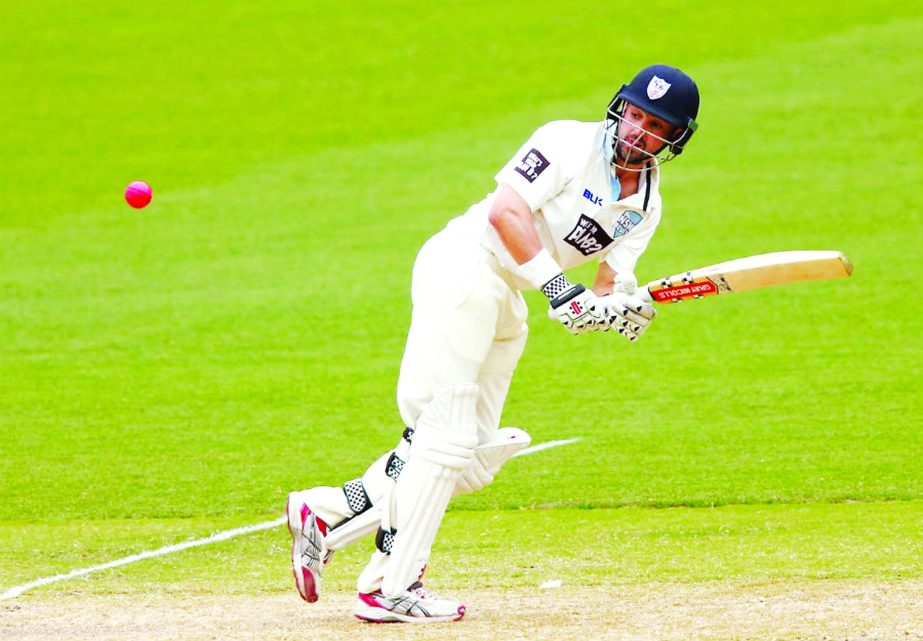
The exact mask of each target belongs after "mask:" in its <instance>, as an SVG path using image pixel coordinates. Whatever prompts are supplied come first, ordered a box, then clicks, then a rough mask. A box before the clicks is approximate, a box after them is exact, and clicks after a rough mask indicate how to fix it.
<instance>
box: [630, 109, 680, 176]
mask: <svg viewBox="0 0 923 641" xmlns="http://www.w3.org/2000/svg"><path fill="white" fill-rule="evenodd" d="M675 130H676V127H674V126H673V125H671V124H670V123H668V122H667V121H666V120H663V119H662V118H658V117H657V116H654V115H651V114H649V113H648V112H646V111H644V110H643V109H641V108H640V107H636V106H635V105H633V104H631V103H628V104H626V105H625V110H624V111H623V112H622V119H621V122H619V129H618V143H617V144H616V147H615V151H616V154H617V155H618V157H619V159H621V160H622V161H623V162H625V163H626V164H629V165H636V164H641V163H643V162H645V161H647V160H649V159H650V157H651V156H654V155H656V154H657V152H659V151H660V150H661V149H663V148H664V147H665V146H666V144H667V141H669V140H671V139H672V137H673V134H674V132H675Z"/></svg>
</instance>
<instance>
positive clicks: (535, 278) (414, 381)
mask: <svg viewBox="0 0 923 641" xmlns="http://www.w3.org/2000/svg"><path fill="white" fill-rule="evenodd" d="M698 109H699V92H698V88H697V87H696V85H695V83H694V82H693V81H692V79H691V78H690V77H689V76H687V75H686V74H685V73H683V72H682V71H680V70H679V69H676V68H675V67H670V66H667V65H653V66H650V67H647V68H645V69H643V70H642V71H641V72H639V73H638V74H637V75H636V76H635V77H634V79H633V80H632V81H631V82H630V83H628V84H626V85H623V86H622V87H621V89H619V91H618V92H617V93H616V95H615V97H614V98H613V99H612V101H611V102H610V103H609V106H608V109H607V111H606V117H605V118H604V119H603V120H602V121H601V122H577V121H569V120H561V121H553V122H550V123H548V124H546V125H543V126H542V127H540V128H539V129H538V130H536V131H535V133H534V134H532V137H531V138H529V140H528V141H526V143H525V144H524V145H523V146H522V147H521V148H520V149H519V151H517V152H516V154H515V155H514V156H513V158H512V159H511V160H510V161H509V162H508V163H507V164H506V166H504V167H503V168H502V169H501V170H500V172H499V173H498V174H497V175H496V181H497V188H496V189H495V190H494V191H493V193H491V194H489V195H488V196H487V197H486V198H484V200H482V201H480V202H478V203H476V204H474V205H472V206H471V208H470V209H468V211H467V212H465V213H464V214H463V215H461V216H459V217H458V218H455V219H453V220H452V221H450V222H449V223H448V225H447V226H446V227H445V229H443V230H442V231H440V232H439V233H437V234H436V235H435V236H433V237H432V238H430V239H429V240H428V241H427V242H426V243H425V244H424V245H423V248H422V249H421V250H420V252H419V254H418V256H417V259H416V262H415V264H414V268H413V281H412V285H411V297H412V300H413V315H412V318H411V324H410V331H409V335H408V337H407V346H406V348H405V351H404V356H403V360H402V362H401V370H400V378H399V380H398V385H397V402H398V408H399V410H400V414H401V418H402V420H403V421H404V425H405V426H406V428H405V429H404V431H403V435H402V437H401V439H400V441H399V442H398V444H397V446H396V447H395V448H394V449H393V450H392V451H390V452H387V453H385V454H384V455H382V456H381V457H380V458H379V459H378V460H376V461H375V462H374V463H372V465H371V466H370V467H369V468H368V470H367V471H366V472H365V474H363V475H362V476H361V477H360V478H357V479H353V480H350V481H347V482H346V483H344V484H343V485H342V486H340V487H314V488H311V489H308V490H303V491H297V492H292V493H290V494H289V495H288V503H287V508H286V509H287V512H288V524H289V529H290V531H291V534H292V538H293V543H292V569H293V571H294V574H295V585H296V587H297V589H298V592H299V594H300V595H301V597H302V598H303V599H304V600H306V601H308V602H314V601H316V600H317V598H318V594H319V592H320V575H321V570H322V569H323V567H324V565H325V564H326V563H328V562H329V561H330V558H331V556H332V554H333V552H335V551H336V550H338V549H340V548H342V547H344V546H346V545H348V544H350V543H352V542H354V541H357V540H358V539H360V538H362V537H364V536H366V535H368V534H371V533H373V532H374V533H375V548H376V549H375V551H374V552H373V554H372V556H371V559H370V560H369V563H368V565H367V566H366V567H365V569H364V570H363V571H362V573H361V575H360V576H359V580H358V591H359V595H358V598H357V600H356V608H355V615H356V617H358V618H359V619H362V620H365V621H376V622H378V621H403V622H422V621H454V620H458V619H460V618H461V617H462V616H464V614H465V606H464V605H462V604H461V603H459V602H457V601H453V600H449V599H442V598H437V597H436V596H434V595H433V594H431V593H430V592H428V591H427V590H425V589H424V588H423V584H422V577H423V571H424V569H425V567H426V564H427V562H428V560H429V556H430V549H431V546H432V544H433V541H434V539H435V537H436V532H437V530H438V529H439V525H440V524H441V522H442V518H443V515H444V514H445V511H446V507H447V506H448V504H449V500H450V499H451V498H452V496H453V495H455V494H460V493H465V492H473V491H475V490H479V489H481V488H483V487H485V486H486V485H488V484H489V483H491V482H492V481H493V478H494V475H495V474H496V473H497V471H498V470H499V469H500V467H501V466H502V465H503V463H504V462H505V461H507V460H508V459H509V458H510V457H511V456H512V455H513V454H514V453H515V452H516V451H518V450H520V449H522V448H523V447H526V446H527V445H528V444H529V436H528V434H526V433H525V432H523V431H522V430H518V429H515V428H500V427H499V425H500V415H501V411H502V409H503V404H504V402H505V400H506V395H507V392H508V390H509V386H510V379H511V377H512V375H513V371H514V370H515V369H516V364H517V362H518V361H519V357H520V356H521V355H522V352H523V348H524V347H525V343H526V335H527V333H528V328H527V326H526V319H527V315H528V310H527V308H526V303H525V300H524V299H523V295H522V291H524V290H530V289H540V290H541V291H542V293H544V294H545V296H546V297H547V298H548V302H549V305H550V312H549V313H550V315H551V316H553V318H555V319H557V320H558V321H560V323H561V325H563V326H564V328H565V329H566V330H568V331H569V332H571V333H573V334H582V333H587V332H595V331H602V332H609V331H613V332H617V333H618V334H620V335H622V336H623V337H625V338H626V339H628V340H629V341H634V340H636V339H637V338H639V337H640V336H641V335H642V334H643V333H644V332H645V330H646V329H647V328H648V327H649V326H650V324H651V322H652V321H653V320H654V317H655V312H654V310H653V308H652V307H651V305H650V303H648V302H646V301H644V300H642V299H641V297H639V296H638V295H636V289H637V281H636V279H635V276H634V268H635V264H636V263H637V261H638V258H639V257H640V256H641V254H642V253H643V252H644V250H645V249H646V248H647V244H648V242H649V241H650V239H651V236H652V235H653V234H654V230H655V229H657V224H658V223H659V222H660V216H661V198H660V191H659V184H660V164H661V163H663V162H665V161H667V160H670V159H672V158H674V157H676V156H678V155H679V154H680V153H682V151H683V149H684V148H685V146H686V144H687V143H688V142H689V140H690V138H691V137H692V134H693V133H694V132H695V130H696V128H697V124H696V121H695V118H696V117H697V115H698ZM590 260H595V261H598V263H599V268H598V271H597V273H596V277H595V282H594V283H593V286H592V288H590V289H587V288H586V287H584V286H583V285H580V284H576V283H571V282H570V281H569V280H568V279H567V277H566V276H565V275H564V273H563V272H564V270H566V269H569V268H571V267H575V266H577V265H580V264H583V263H586V262H588V261H590Z"/></svg>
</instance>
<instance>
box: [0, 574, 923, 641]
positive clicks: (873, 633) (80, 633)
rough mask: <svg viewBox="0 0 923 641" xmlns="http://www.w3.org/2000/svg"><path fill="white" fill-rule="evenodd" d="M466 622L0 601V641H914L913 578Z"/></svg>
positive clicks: (568, 606)
mask: <svg viewBox="0 0 923 641" xmlns="http://www.w3.org/2000/svg"><path fill="white" fill-rule="evenodd" d="M464 596H465V597H466V602H467V604H468V616H467V617H466V618H465V619H464V620H463V621H460V622H458V623H450V624H433V625H427V626H420V625H415V626H409V625H393V624H392V625H370V624H363V623H360V622H358V621H356V620H355V619H353V618H352V617H351V614H350V613H351V608H352V601H353V596H352V595H351V594H348V593H344V592H339V593H333V594H327V595H324V597H325V598H324V599H322V601H321V602H320V603H318V604H315V605H307V604H305V603H302V602H301V601H300V600H298V599H297V597H295V596H294V595H274V596H239V595H238V596H227V597H217V596H183V595H153V594H152V595H146V596H138V595H131V596H128V595H113V596H81V595H55V596H54V597H52V596H51V595H38V596H30V595H26V596H23V597H20V598H19V599H16V600H13V601H6V602H2V603H0V638H2V639H11V640H12V639H15V640H17V641H29V640H43V641H47V640H50V639H55V640H61V639H87V640H90V639H92V640H94V641H101V640H108V639H112V640H122V639H146V640H173V639H183V640H190V641H199V640H203V641H204V640H216V641H217V640H221V641H232V640H237V639H240V640H241V641H243V640H246V641H277V640H287V641H294V640H302V639H305V640H310V639H324V640H325V641H326V640H331V639H374V640H377V639H381V640H385V639H387V640H391V639H415V640H423V639H427V640H428V639H433V640H436V639H438V640H439V641H454V640H456V639H465V640H466V641H467V640H490V641H494V640H504V641H512V640H515V639H524V640H525V639H528V640H530V641H531V640H536V639H554V640H556V641H561V640H567V639H578V640H580V641H596V640H602V639H607V640H608V639H612V640H616V639H618V640H621V639H625V640H628V639H631V640H632V641H639V640H643V639H656V640H658V641H665V640H672V639H676V640H677V641H679V640H682V641H689V640H693V639H709V640H717V639H735V640H743V639H754V640H755V639H759V640H761V641H764V640H768V639H798V640H807V639H817V640H823V641H832V640H835V639H843V640H847V639H848V640H850V641H854V640H859V639H863V640H870V639H881V640H883V641H884V640H888V641H892V640H898V639H899V640H903V641H911V640H912V641H918V640H923V581H920V580H913V581H894V582H870V581H802V582H794V583H793V582H789V583H764V584H735V583H706V584H693V585H687V584H657V585H648V586H613V587H583V588H575V587H569V586H564V587H562V588H558V589H546V590H539V589H535V590H485V591H482V592H480V593H473V594H466V595H464Z"/></svg>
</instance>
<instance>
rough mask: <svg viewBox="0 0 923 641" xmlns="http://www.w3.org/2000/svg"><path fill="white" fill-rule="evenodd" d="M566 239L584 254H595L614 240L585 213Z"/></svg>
mask: <svg viewBox="0 0 923 641" xmlns="http://www.w3.org/2000/svg"><path fill="white" fill-rule="evenodd" d="M564 240H565V242H567V243H568V244H569V245H572V246H573V247H574V249H576V250H577V251H579V252H580V253H582V254H583V255H584V256H589V255H590V254H595V253H596V252H598V251H601V250H603V249H604V248H605V247H607V246H608V245H609V243H611V242H612V238H611V237H610V236H609V235H608V234H607V233H606V232H604V231H603V229H602V227H600V226H599V223H597V222H596V221H595V220H593V219H592V218H589V217H588V216H584V215H583V214H580V220H578V221H577V224H576V225H575V226H574V228H573V229H572V230H571V231H570V233H569V234H568V235H567V236H566V237H565V238H564Z"/></svg>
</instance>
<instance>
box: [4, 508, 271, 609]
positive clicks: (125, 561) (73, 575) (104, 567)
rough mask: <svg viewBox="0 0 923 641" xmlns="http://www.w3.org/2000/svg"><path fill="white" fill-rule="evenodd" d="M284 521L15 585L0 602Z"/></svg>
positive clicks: (262, 524) (216, 535)
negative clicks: (33, 589)
mask: <svg viewBox="0 0 923 641" xmlns="http://www.w3.org/2000/svg"><path fill="white" fill-rule="evenodd" d="M286 520H287V519H286V517H284V516H283V517H280V518H278V519H276V520H275V521H266V522H265V523H257V524H256V525H248V526H246V527H239V528H235V529H233V530H225V531H224V532H218V533H217V534H212V535H211V536H210V537H208V538H205V539H196V540H194V541H186V542H185V543H176V544H174V545H168V546H166V547H162V548H159V549H157V550H150V551H148V552H141V553H140V554H132V555H131V556H126V557H125V558H122V559H116V560H115V561H110V562H109V563H103V564H102V565H94V566H93V567H90V568H83V569H82V570H73V571H71V572H68V573H67V574H57V575H55V576H49V577H46V578H44V579H38V580H37V581H32V582H31V583H25V584H23V585H17V586H16V587H15V588H10V589H9V590H7V591H6V592H4V593H3V594H0V601H3V600H4V599H14V598H16V597H18V596H19V595H20V594H22V593H23V592H25V591H26V590H31V589H32V588H37V587H39V586H42V585H48V584H49V583H57V582H58V581H67V580H68V579H74V578H76V577H78V576H84V575H86V574H91V573H93V572H99V571H100V570H108V569H109V568H117V567H119V566H121V565H128V564H129V563H134V562H135V561H143V560H144V559H151V558H153V557H156V556H163V555H164V554H171V553H173V552H179V551H180V550H188V549H189V548H195V547H199V546H201V545H208V544H209V543H217V542H218V541H226V540H228V539H232V538H234V537H235V536H240V535H241V534H249V533H251V532H258V531H260V530H268V529H270V528H274V527H278V526H280V525H282V524H283V523H285V522H286Z"/></svg>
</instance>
